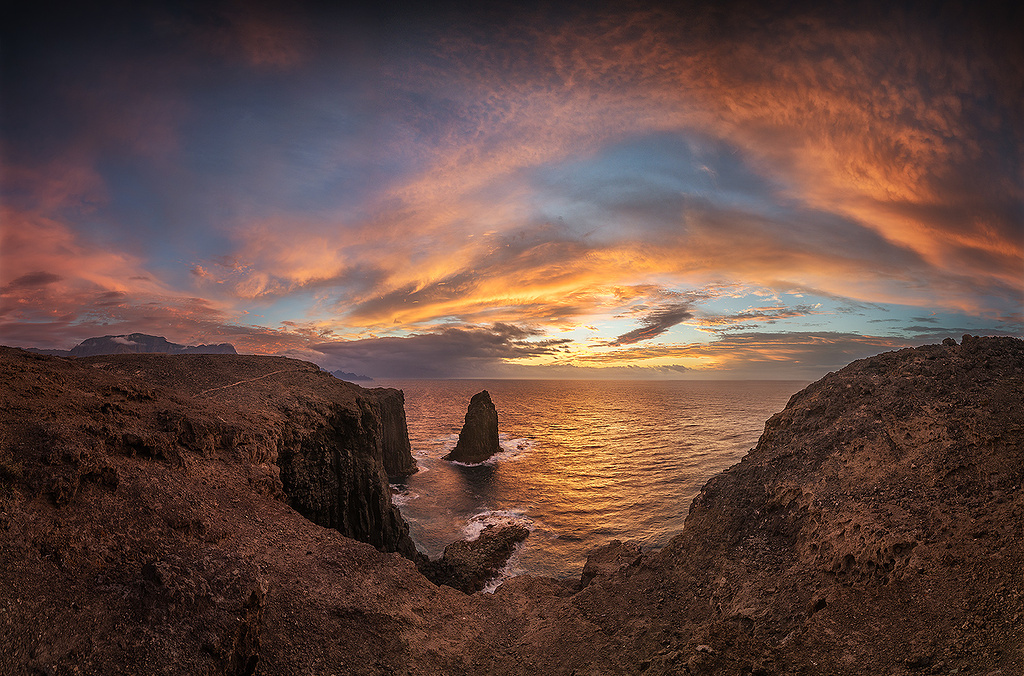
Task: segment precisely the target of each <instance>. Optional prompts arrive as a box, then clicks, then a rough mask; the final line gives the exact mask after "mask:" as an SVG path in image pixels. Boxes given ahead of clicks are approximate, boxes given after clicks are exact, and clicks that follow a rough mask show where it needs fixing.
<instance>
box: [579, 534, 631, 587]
mask: <svg viewBox="0 0 1024 676" xmlns="http://www.w3.org/2000/svg"><path fill="white" fill-rule="evenodd" d="M642 558H643V554H642V553H641V549H640V545H639V543H636V542H622V541H621V540H612V541H611V542H609V543H608V544H606V545H604V546H602V547H598V548H596V549H595V550H593V551H592V552H590V553H588V554H587V562H586V564H584V566H583V574H582V575H581V576H580V586H581V587H586V586H587V585H589V584H590V583H592V582H594V581H595V580H597V581H600V580H602V579H605V578H608V577H611V576H612V575H614V574H615V573H617V572H619V571H620V570H622V569H623V568H626V567H627V566H635V565H636V564H638V563H640V560H641V559H642Z"/></svg>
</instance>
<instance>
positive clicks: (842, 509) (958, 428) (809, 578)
mask: <svg viewBox="0 0 1024 676" xmlns="http://www.w3.org/2000/svg"><path fill="white" fill-rule="evenodd" d="M949 343H950V344H944V345H933V346H926V347H921V348H916V349H908V350H901V351H899V352H893V353H887V354H883V355H879V356H877V357H873V358H870V359H866V360H861V361H858V362H854V363H853V364H851V365H850V366H848V367H846V368H844V369H842V370H840V371H837V372H835V373H832V374H829V375H828V376H826V377H825V378H823V379H821V380H820V381H818V382H816V383H814V384H812V385H811V386H809V387H807V388H806V389H805V390H803V391H801V392H800V393H798V394H796V395H794V396H793V397H792V399H791V400H790V402H789V404H788V405H787V406H786V408H785V409H784V410H783V411H781V412H780V413H778V414H777V415H775V416H773V417H772V418H771V419H770V420H769V421H768V422H767V423H766V425H765V431H764V434H763V435H762V437H761V439H760V440H759V442H758V444H757V446H756V448H754V449H753V450H752V451H751V452H750V453H749V454H748V455H747V456H746V457H745V458H744V459H743V461H742V462H740V463H738V464H737V465H735V466H733V467H732V468H730V469H729V470H727V471H726V472H724V473H722V474H720V475H719V476H717V477H715V478H714V479H712V480H711V481H709V482H708V484H707V485H706V486H705V487H704V489H703V490H702V491H701V493H700V495H699V496H698V497H697V498H696V499H695V500H694V502H693V504H692V506H691V507H690V510H689V515H688V517H687V520H686V525H685V527H684V529H683V531H682V532H681V533H680V534H679V535H678V536H676V538H675V539H673V540H672V541H671V542H670V544H669V545H668V546H666V547H665V548H664V549H663V550H661V551H658V552H639V551H637V549H636V547H635V546H634V545H630V544H628V543H627V544H626V545H623V544H622V543H615V544H613V545H611V546H610V547H608V548H604V549H601V550H598V551H596V552H595V553H594V556H593V557H592V561H591V562H590V563H589V565H588V567H587V569H586V571H585V580H584V581H585V582H586V583H587V584H586V585H585V586H584V585H583V584H582V582H583V581H575V580H551V579H545V578H536V577H519V578H514V579H512V580H509V581H508V582H506V583H505V584H504V585H502V586H501V587H499V588H498V590H497V591H496V592H495V593H494V594H493V595H488V594H472V595H467V594H464V593H462V592H459V591H456V590H454V589H451V588H449V587H448V586H446V585H441V586H437V585H435V584H433V583H431V582H430V581H428V580H427V579H426V578H425V577H423V576H422V575H421V574H420V573H419V572H418V571H417V570H416V567H415V566H414V564H413V563H412V562H411V561H409V560H408V559H407V558H405V557H402V556H399V555H397V554H395V553H388V552H386V551H381V550H388V549H396V550H400V549H401V542H403V541H404V539H403V537H402V536H403V533H402V525H401V524H398V525H397V526H396V530H394V531H392V530H391V529H390V526H389V521H388V519H389V517H388V516H387V515H388V513H389V511H388V509H387V508H388V507H389V506H390V505H385V506H384V507H381V508H380V509H378V506H379V505H381V504H382V500H378V497H380V498H381V499H386V495H387V494H386V489H387V486H386V483H385V482H386V477H385V475H386V472H385V470H384V463H383V459H382V458H383V453H384V452H383V448H382V447H381V445H380V444H379V443H378V442H377V441H375V439H378V438H383V432H382V431H381V426H382V424H383V423H382V422H381V421H382V420H383V417H381V416H379V415H378V414H376V413H375V412H374V411H375V409H374V406H375V405H379V404H378V403H377V402H378V400H377V399H376V398H374V396H373V395H372V394H370V393H367V391H365V390H361V389H360V388H357V387H355V386H350V385H345V384H343V383H338V381H336V380H335V381H334V382H335V383H337V384H338V388H339V389H332V390H329V391H328V390H326V389H325V387H326V386H324V385H323V383H321V381H320V376H318V375H317V374H316V367H313V366H312V365H309V364H304V363H302V362H295V361H293V360H287V359H279V358H266V357H263V358H261V357H231V356H218V357H200V356H187V357H184V358H182V357H162V356H156V355H152V356H150V355H146V356H141V357H140V356H134V355H131V356H117V357H102V358H100V357H96V358H89V359H81V360H65V359H55V358H47V357H39V356H34V355H29V354H27V353H24V352H22V351H16V350H2V351H0V364H2V366H3V369H4V370H3V373H2V375H3V378H4V383H5V385H6V384H8V383H11V384H12V386H11V387H5V388H4V389H3V391H2V392H0V398H2V399H0V404H2V406H0V411H2V413H0V569H3V570H5V571H6V574H5V575H4V576H0V610H2V612H0V672H2V673H11V674H35V673H52V674H71V673H84V674H105V673H124V674H214V673H216V674H223V673H230V674H253V673H260V674H289V673H310V674H338V673H347V674H388V673H391V674H442V673H443V674H471V673H485V674H508V675H512V674H532V673H548V674H574V673H575V674H645V675H649V674H685V673H689V674H708V675H710V674H737V675H739V674H743V675H755V674H760V675H768V674H809V675H818V674H821V675H823V676H824V675H825V674H850V675H867V674H872V675H874V674H878V673H885V674H890V675H898V676H916V675H918V674H952V673H957V674H980V675H984V676H988V675H990V674H997V675H999V676H1008V675H1009V674H1017V673H1024V653H1022V646H1024V641H1022V640H1021V639H1022V636H1024V629H1022V627H1024V620H1022V618H1024V580H1022V578H1021V576H1020V570H1021V569H1022V568H1024V545H1022V543H1024V490H1022V485H1024V405H1022V404H1024V341H1020V340H1017V339H1013V338H971V337H969V336H967V337H964V339H963V342H962V343H961V344H959V345H957V344H955V343H953V342H952V341H949ZM188 360H197V361H192V362H189V361H188ZM198 360H202V361H198ZM235 360H237V361H235ZM323 377H324V378H328V379H330V376H327V375H326V374H325V375H323ZM332 380H333V379H332ZM332 387H333V386H332ZM353 435H354V436H353ZM336 449H344V451H341V450H336ZM314 451H315V452H314ZM289 454H290V455H289ZM342 456H344V457H342ZM282 458H290V459H287V460H283V459H282ZM311 458H312V459H314V460H311ZM371 459H372V462H371ZM364 460H365V462H364ZM370 464H372V465H373V466H374V467H376V468H377V472H376V477H377V480H372V478H373V473H372V472H370V471H369V470H368V469H354V468H355V467H357V466H358V467H360V468H365V467H369V466H370ZM371 480H372V481H371ZM376 481H379V482H380V483H376ZM300 485H301V486H305V488H303V489H302V490H299V489H298V488H297V487H298V486H300ZM324 486H329V487H331V488H330V490H328V489H326V488H325V487H324ZM346 486H348V487H352V488H353V489H354V490H353V492H352V493H351V494H350V497H349V499H345V500H342V499H340V498H339V499H338V500H337V501H336V502H332V500H333V498H331V497H330V494H331V493H333V492H334V491H335V488H334V487H337V488H338V489H339V490H340V489H341V488H342V487H346ZM378 486H382V488H380V491H383V495H381V496H375V495H374V494H373V491H374V490H376V488H375V487H378ZM365 489H369V491H368V493H366V494H363V491H364V490H365ZM289 490H290V491H291V492H292V493H291V494H289V493H288V491H289ZM303 491H304V492H303ZM356 493H358V494H359V495H358V496H357V495H356ZM686 508H687V506H686V505H680V510H681V511H685V510H686ZM303 510H305V511H303ZM303 514H308V515H310V518H306V517H305V516H303ZM311 519H316V520H319V521H318V522H321V523H325V524H340V525H341V528H338V529H335V528H336V526H335V527H334V528H325V527H322V526H321V525H317V523H314V521H313V520H311ZM399 520H400V517H399ZM373 528H380V529H381V533H384V532H389V533H391V534H389V535H387V536H386V537H385V536H384V535H381V536H380V538H381V539H380V540H379V542H382V543H383V541H384V540H385V539H386V540H387V541H388V542H390V543H393V546H392V545H391V544H383V545H379V548H378V546H373V545H371V544H367V543H366V542H359V541H357V540H354V539H352V538H350V537H345V536H344V535H343V534H342V533H343V532H345V531H344V529H351V532H352V533H359V532H363V533H368V532H369V530H371V529H373ZM406 537H407V536H406ZM368 540H369V541H370V542H374V539H373V536H372V535H371V536H369V537H368Z"/></svg>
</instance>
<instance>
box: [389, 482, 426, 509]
mask: <svg viewBox="0 0 1024 676" xmlns="http://www.w3.org/2000/svg"><path fill="white" fill-rule="evenodd" d="M389 487H390V488H391V504H392V505H394V506H395V507H401V506H403V505H407V504H409V503H410V502H412V501H413V500H415V499H416V498H418V497H420V494H419V493H413V492H412V491H410V490H409V489H408V487H406V486H403V485H402V484H389Z"/></svg>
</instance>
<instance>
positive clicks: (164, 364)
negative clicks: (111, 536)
mask: <svg viewBox="0 0 1024 676" xmlns="http://www.w3.org/2000/svg"><path fill="white" fill-rule="evenodd" d="M2 356H3V366H4V367H5V369H6V370H7V371H8V374H9V376H10V377H9V378H5V379H4V380H5V383H8V384H9V389H8V396H9V397H10V396H13V397H15V399H14V400H13V403H12V404H11V409H10V410H18V409H19V408H24V409H25V410H26V413H27V415H23V416H19V417H11V416H10V415H8V416H7V418H6V420H5V421H4V423H5V426H6V427H7V428H8V430H9V433H10V434H11V435H12V437H13V438H15V439H18V440H19V442H18V444H19V445H18V446H17V447H16V448H17V449H18V452H19V456H18V457H19V459H20V460H19V461H20V462H22V463H28V466H36V465H37V464H39V463H41V464H42V465H45V467H46V469H45V470H43V469H42V468H37V470H36V471H35V472H34V474H37V475H39V476H43V475H45V479H40V481H43V484H39V485H37V486H36V488H38V489H41V490H44V491H45V492H48V493H49V494H51V495H52V496H53V498H54V500H55V501H56V502H57V503H58V504H62V503H66V502H68V501H69V500H70V499H72V498H73V497H74V496H75V495H76V493H77V491H78V489H79V487H80V484H81V482H82V481H85V480H98V481H102V482H108V483H109V482H115V483H116V474H111V473H110V472H111V470H110V469H109V468H111V467H112V466H113V460H112V458H113V457H115V456H117V455H129V456H136V455H141V456H146V457H152V458H160V459H166V460H171V461H174V462H186V459H187V458H189V457H190V456H191V455H198V456H200V457H224V458H226V459H230V460H232V461H240V462H243V463H245V464H246V465H247V466H249V467H250V473H251V474H252V475H253V476H254V477H259V478H258V480H257V479H255V478H254V480H255V481H258V483H259V487H260V489H261V490H264V491H266V492H269V493H271V494H276V495H280V496H282V497H284V498H285V499H286V500H287V501H288V503H289V504H290V505H292V506H293V507H294V508H295V509H296V510H297V511H298V512H299V513H301V514H303V515H304V516H306V517H307V518H308V519H310V520H311V521H313V522H315V523H318V524H320V525H322V526H326V527H329V528H334V529H336V530H337V531H338V532H340V533H342V534H344V535H347V536H349V537H352V538H354V539H357V540H361V541H363V542H368V543H370V544H372V545H374V546H375V547H377V548H378V549H381V550H382V551H400V552H402V553H403V554H405V555H407V556H410V557H413V556H414V555H415V547H414V546H413V544H412V541H411V540H410V539H409V535H408V526H407V525H406V524H405V522H404V521H403V520H402V518H401V515H400V514H399V512H398V510H397V508H395V507H394V506H393V505H392V504H391V500H390V492H389V489H388V481H387V474H386V472H385V470H384V466H383V463H384V462H385V459H387V460H388V461H390V462H392V463H394V464H396V465H398V464H401V463H402V460H401V454H402V452H403V446H402V443H401V441H400V440H398V439H396V438H395V437H396V436H397V435H399V434H401V433H402V431H403V427H402V425H400V423H402V422H404V413H399V412H398V411H396V410H395V408H396V407H400V406H401V404H402V397H401V393H399V392H395V391H392V390H376V391H366V390H362V389H361V388H359V387H357V386H354V385H351V384H348V383H344V382H342V381H338V380H336V379H334V378H332V377H330V376H329V375H327V374H324V373H321V372H320V371H319V369H318V368H317V367H316V366H314V365H313V364H309V363H306V362H299V361H295V360H291V359H285V358H282V357H246V356H234V355H231V356H229V355H217V356H206V355H176V356H169V355H142V354H140V355H108V356H103V357H89V358H83V359H78V360H66V359H64V360H62V359H59V358H53V359H47V358H42V357H30V356H29V355H27V354H26V353H23V352H19V351H14V350H10V349H7V348H4V352H3V355H2ZM34 371H38V372H39V373H47V372H50V375H40V376H38V377H39V378H43V379H44V380H43V381H41V382H45V385H33V384H31V383H32V382H34V379H35V378H36V377H34V376H29V375H27V374H30V373H32V372H34ZM404 449H405V454H406V456H407V458H406V459H405V461H404V464H405V466H408V465H409V464H410V463H411V462H412V457H411V455H410V454H409V453H408V439H406V440H405V446H404ZM55 454H56V455H55ZM55 458H56V459H55Z"/></svg>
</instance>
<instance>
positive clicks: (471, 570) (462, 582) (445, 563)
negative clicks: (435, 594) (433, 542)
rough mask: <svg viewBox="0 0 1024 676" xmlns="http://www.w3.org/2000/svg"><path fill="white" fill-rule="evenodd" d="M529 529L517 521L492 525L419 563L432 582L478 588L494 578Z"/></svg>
mask: <svg viewBox="0 0 1024 676" xmlns="http://www.w3.org/2000/svg"><path fill="white" fill-rule="evenodd" d="M529 534H530V531H529V529H528V528H526V526H522V525H520V524H504V525H500V526H499V525H491V526H487V527H486V528H484V529H483V531H481V533H480V535H479V536H477V537H476V538H475V539H473V540H459V541H458V542H453V543H452V544H450V545H448V546H447V547H445V548H444V554H442V555H441V556H440V557H439V558H437V559H435V560H433V561H425V562H422V563H421V564H420V565H419V569H420V572H421V573H423V574H424V575H425V576H427V578H428V579H429V580H430V581H431V582H433V583H434V584H443V585H447V586H449V587H451V588H453V589H458V590H459V591H461V592H464V593H466V594H472V593H474V592H478V591H480V590H481V589H483V588H484V585H486V584H487V582H488V581H489V580H491V579H492V578H494V577H495V576H496V575H497V574H498V571H499V570H501V568H502V566H504V565H505V563H506V562H507V561H508V559H509V557H510V556H512V553H513V552H514V551H515V548H516V545H518V544H519V543H520V542H522V541H523V540H525V539H526V538H527V536H529Z"/></svg>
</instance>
